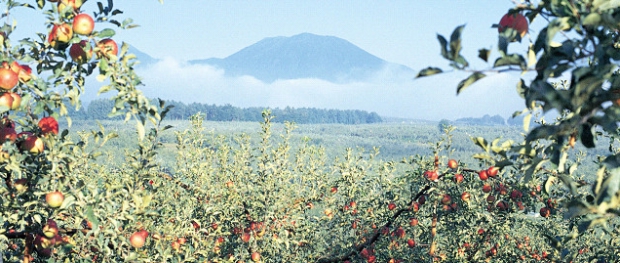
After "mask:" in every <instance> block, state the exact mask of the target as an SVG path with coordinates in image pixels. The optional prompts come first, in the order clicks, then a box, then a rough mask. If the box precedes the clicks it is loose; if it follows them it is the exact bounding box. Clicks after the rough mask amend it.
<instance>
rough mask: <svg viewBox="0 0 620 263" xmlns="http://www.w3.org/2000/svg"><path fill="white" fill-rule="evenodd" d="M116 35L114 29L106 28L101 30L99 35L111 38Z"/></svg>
mask: <svg viewBox="0 0 620 263" xmlns="http://www.w3.org/2000/svg"><path fill="white" fill-rule="evenodd" d="M114 35H116V32H115V31H114V30H113V29H110V28H106V29H104V30H101V31H100V32H99V34H98V35H97V36H98V37H100V38H110V37H113V36H114Z"/></svg>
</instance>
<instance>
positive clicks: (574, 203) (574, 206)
mask: <svg viewBox="0 0 620 263" xmlns="http://www.w3.org/2000/svg"><path fill="white" fill-rule="evenodd" d="M589 206H590V205H589V204H588V203H585V202H584V201H583V200H578V199H573V200H571V201H570V202H569V203H568V204H567V205H566V207H567V208H568V211H567V212H566V213H565V214H564V218H565V219H570V218H573V217H577V216H582V215H585V214H587V213H589V212H590V208H589Z"/></svg>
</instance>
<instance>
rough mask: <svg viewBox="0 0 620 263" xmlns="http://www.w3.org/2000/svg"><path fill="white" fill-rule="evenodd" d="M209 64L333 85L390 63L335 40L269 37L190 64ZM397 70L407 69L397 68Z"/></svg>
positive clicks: (232, 71) (234, 72) (264, 77)
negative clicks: (229, 53) (231, 51)
mask: <svg viewBox="0 0 620 263" xmlns="http://www.w3.org/2000/svg"><path fill="white" fill-rule="evenodd" d="M190 63H194V64H210V65H213V66H216V67H219V68H222V69H224V70H225V72H226V74H227V75H229V76H243V75H249V76H253V77H255V78H257V79H259V80H261V81H263V82H267V83H271V82H274V81H276V80H280V79H300V78H316V79H323V80H327V81H330V82H334V83H345V82H354V81H363V80H366V79H368V78H370V77H372V75H373V74H375V73H377V72H379V71H380V70H382V69H383V68H385V67H386V66H388V65H390V64H391V63H389V62H387V61H384V60H383V59H380V58H378V57H376V56H374V55H372V54H370V53H368V52H366V51H364V50H363V49H361V48H359V47H357V46H355V45H354V44H352V43H350V42H349V41H347V40H344V39H341V38H338V37H335V36H321V35H315V34H311V33H301V34H298V35H294V36H291V37H283V36H277V37H268V38H265V39H263V40H260V41H259V42H257V43H255V44H253V45H250V46H248V47H245V48H243V49H241V50H240V51H238V52H236V53H234V54H232V55H230V56H228V57H226V58H224V59H217V58H211V59H206V60H194V61H190ZM397 68H401V69H408V70H411V69H409V68H406V67H405V66H402V65H398V67H397Z"/></svg>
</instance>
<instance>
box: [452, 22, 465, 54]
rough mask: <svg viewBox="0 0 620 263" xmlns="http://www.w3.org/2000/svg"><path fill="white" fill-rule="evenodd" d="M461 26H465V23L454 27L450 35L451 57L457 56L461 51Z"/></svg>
mask: <svg viewBox="0 0 620 263" xmlns="http://www.w3.org/2000/svg"><path fill="white" fill-rule="evenodd" d="M463 28H465V25H460V26H458V27H456V28H455V29H454V31H452V35H451V36H450V52H451V53H452V57H453V58H456V57H458V56H459V53H461V49H462V47H461V33H462V32H463Z"/></svg>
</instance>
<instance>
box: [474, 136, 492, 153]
mask: <svg viewBox="0 0 620 263" xmlns="http://www.w3.org/2000/svg"><path fill="white" fill-rule="evenodd" d="M471 140H472V141H473V142H474V144H476V145H478V146H480V148H482V149H483V150H484V151H485V152H489V143H488V142H487V140H485V139H484V138H482V137H471Z"/></svg>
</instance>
